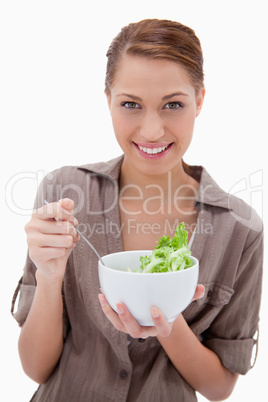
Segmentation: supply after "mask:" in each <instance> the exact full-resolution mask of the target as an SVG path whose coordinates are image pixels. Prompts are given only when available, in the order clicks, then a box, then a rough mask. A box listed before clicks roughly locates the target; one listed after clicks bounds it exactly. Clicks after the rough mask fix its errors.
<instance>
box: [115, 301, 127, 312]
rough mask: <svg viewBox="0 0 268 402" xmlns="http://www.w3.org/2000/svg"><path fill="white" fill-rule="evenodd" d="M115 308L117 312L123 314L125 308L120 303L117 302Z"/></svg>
mask: <svg viewBox="0 0 268 402" xmlns="http://www.w3.org/2000/svg"><path fill="white" fill-rule="evenodd" d="M116 308H117V312H118V314H124V312H125V309H124V306H123V305H122V304H121V303H118V304H117V305H116Z"/></svg>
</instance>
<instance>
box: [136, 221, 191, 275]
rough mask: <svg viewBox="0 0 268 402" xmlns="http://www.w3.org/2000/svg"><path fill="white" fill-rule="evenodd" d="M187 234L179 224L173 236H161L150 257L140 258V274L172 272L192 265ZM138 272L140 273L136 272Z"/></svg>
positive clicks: (182, 224) (183, 226) (181, 224)
mask: <svg viewBox="0 0 268 402" xmlns="http://www.w3.org/2000/svg"><path fill="white" fill-rule="evenodd" d="M187 240H188V233H187V231H186V230H185V225H184V223H183V222H182V223H180V224H179V225H178V226H177V228H176V230H175V234H174V236H173V237H172V238H171V239H170V238H169V236H163V237H161V238H159V239H158V244H157V246H156V247H155V249H154V250H153V252H152V254H151V255H150V256H145V257H140V262H141V265H140V269H141V270H142V272H148V273H149V272H174V271H179V270H183V269H186V268H189V267H191V266H192V265H194V263H193V260H192V259H191V251H190V250H189V247H188V245H187ZM138 272H140V271H138Z"/></svg>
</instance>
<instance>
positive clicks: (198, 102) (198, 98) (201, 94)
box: [195, 88, 206, 117]
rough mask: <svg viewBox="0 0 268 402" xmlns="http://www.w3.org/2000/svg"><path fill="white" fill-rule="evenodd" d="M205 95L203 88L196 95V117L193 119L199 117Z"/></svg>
mask: <svg viewBox="0 0 268 402" xmlns="http://www.w3.org/2000/svg"><path fill="white" fill-rule="evenodd" d="M205 93H206V90H205V88H203V89H200V91H199V94H198V95H196V98H195V99H196V115H195V117H197V116H198V115H199V113H200V112H201V109H202V106H203V103H204V99H205Z"/></svg>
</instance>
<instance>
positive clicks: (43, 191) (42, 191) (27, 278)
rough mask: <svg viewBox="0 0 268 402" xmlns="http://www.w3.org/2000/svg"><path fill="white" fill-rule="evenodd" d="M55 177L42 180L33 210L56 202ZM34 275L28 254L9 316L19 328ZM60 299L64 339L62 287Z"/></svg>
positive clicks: (27, 307)
mask: <svg viewBox="0 0 268 402" xmlns="http://www.w3.org/2000/svg"><path fill="white" fill-rule="evenodd" d="M55 177H56V174H55V172H52V173H50V174H49V175H47V176H46V177H45V178H44V179H43V181H42V183H41V184H40V187H39V189H38V192H37V196H36V199H35V202H34V209H37V208H39V207H40V206H42V205H44V200H45V199H46V200H47V201H48V202H52V201H56V199H58V198H57V194H54V192H55V189H57V185H56V184H55ZM53 180H54V185H53ZM35 273H36V266H35V265H34V263H33V261H32V260H31V259H30V257H29V252H28V253H27V258H26V263H25V266H24V269H23V276H22V277H21V279H20V280H19V282H18V285H17V287H16V289H15V292H14V295H13V298H12V302H11V314H12V316H13V317H14V318H15V320H16V321H17V322H18V324H19V326H22V325H23V323H24V322H25V321H26V318H27V316H28V314H29V311H30V309H31V306H32V302H33V299H34V295H35V290H36V284H37V283H36V278H35ZM18 296H19V300H18V305H17V308H16V301H17V298H18ZM62 297H63V336H64V338H65V337H66V335H67V332H68V328H69V319H68V313H67V309H66V304H65V297H64V292H63V287H62Z"/></svg>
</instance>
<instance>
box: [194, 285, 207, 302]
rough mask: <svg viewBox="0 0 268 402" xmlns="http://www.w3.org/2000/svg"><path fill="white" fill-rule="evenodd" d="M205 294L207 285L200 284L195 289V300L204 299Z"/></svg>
mask: <svg viewBox="0 0 268 402" xmlns="http://www.w3.org/2000/svg"><path fill="white" fill-rule="evenodd" d="M204 294H205V287H204V286H203V285H199V284H198V285H197V287H196V289H195V294H194V297H193V300H197V299H202V297H203V296H204Z"/></svg>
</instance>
